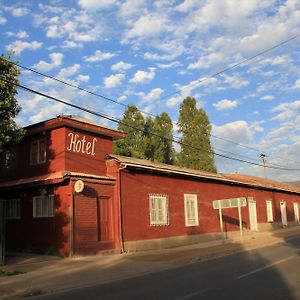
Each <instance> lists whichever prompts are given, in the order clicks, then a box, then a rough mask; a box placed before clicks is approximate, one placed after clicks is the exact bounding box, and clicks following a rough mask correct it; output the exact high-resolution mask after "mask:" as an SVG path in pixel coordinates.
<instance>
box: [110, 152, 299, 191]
mask: <svg viewBox="0 0 300 300" xmlns="http://www.w3.org/2000/svg"><path fill="white" fill-rule="evenodd" d="M107 157H108V158H110V159H115V160H117V161H118V162H119V163H120V164H122V165H124V166H128V167H132V168H135V169H145V170H151V171H153V172H155V171H156V172H162V173H168V174H177V175H183V176H189V177H198V178H202V179H207V180H215V181H221V182H224V183H227V184H238V185H244V186H251V187H256V188H264V189H271V190H278V191H285V192H292V193H297V194H300V187H298V186H294V185H290V184H287V183H282V182H279V181H275V180H271V179H264V178H260V177H255V176H249V175H242V174H228V175H226V174H220V173H217V174H216V173H210V172H205V171H200V170H194V169H187V168H182V167H178V166H174V165H168V164H163V163H158V162H153V161H149V160H145V159H138V158H133V157H126V156H122V155H114V154H109V155H108V156H107Z"/></svg>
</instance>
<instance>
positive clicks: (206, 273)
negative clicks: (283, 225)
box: [33, 238, 300, 300]
mask: <svg viewBox="0 0 300 300" xmlns="http://www.w3.org/2000/svg"><path fill="white" fill-rule="evenodd" d="M299 250H300V238H296V239H291V240H288V241H287V242H285V243H280V244H275V245H272V246H268V247H263V248H258V249H255V250H251V251H245V252H240V253H237V254H232V255H228V256H223V257H220V258H217V259H212V260H208V261H203V262H193V263H190V264H186V265H184V266H181V267H176V268H171V269H169V270H166V271H162V272H157V273H153V274H148V275H144V276H140V277H136V278H131V279H126V280H121V281H115V282H112V283H108V284H100V285H94V286H90V287H85V288H75V289H70V290H65V291H62V292H58V293H55V294H48V295H44V296H38V297H34V298H33V299H35V300H38V299H40V300H42V299H43V300H46V299H101V300H102V299H103V300H109V299H114V300H116V299H124V300H125V299H126V300H127V299H128V300H129V299H130V300H132V299H143V300H147V299H163V300H168V299H172V300H185V299H260V300H261V299H272V300H274V299H285V300H287V299H295V300H296V299H300V271H299V270H300V251H299Z"/></svg>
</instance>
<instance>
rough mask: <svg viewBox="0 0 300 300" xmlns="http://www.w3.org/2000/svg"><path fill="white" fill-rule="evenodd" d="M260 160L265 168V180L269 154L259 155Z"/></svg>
mask: <svg viewBox="0 0 300 300" xmlns="http://www.w3.org/2000/svg"><path fill="white" fill-rule="evenodd" d="M259 158H261V159H262V163H263V166H264V176H265V178H267V154H264V153H261V154H260V155H259Z"/></svg>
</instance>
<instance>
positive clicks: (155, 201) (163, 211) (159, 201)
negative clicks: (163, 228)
mask: <svg viewBox="0 0 300 300" xmlns="http://www.w3.org/2000/svg"><path fill="white" fill-rule="evenodd" d="M149 205H150V225H168V224H169V211H168V197H167V196H166V195H158V194H150V195H149Z"/></svg>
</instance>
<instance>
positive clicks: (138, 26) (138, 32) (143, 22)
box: [124, 13, 170, 42]
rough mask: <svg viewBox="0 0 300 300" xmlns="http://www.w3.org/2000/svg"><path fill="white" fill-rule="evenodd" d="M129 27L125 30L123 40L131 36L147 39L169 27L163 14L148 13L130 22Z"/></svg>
mask: <svg viewBox="0 0 300 300" xmlns="http://www.w3.org/2000/svg"><path fill="white" fill-rule="evenodd" d="M130 27H131V28H130V29H128V30H127V31H126V32H125V35H124V41H125V42H126V41H128V40H130V39H133V38H138V39H147V38H150V37H154V36H155V37H157V36H158V35H160V33H162V32H166V31H168V30H169V29H170V25H169V20H168V18H167V17H165V16H164V15H163V14H161V13H160V14H155V13H148V14H146V15H143V16H141V17H140V18H139V19H138V20H136V21H135V22H133V23H132V24H130Z"/></svg>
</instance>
